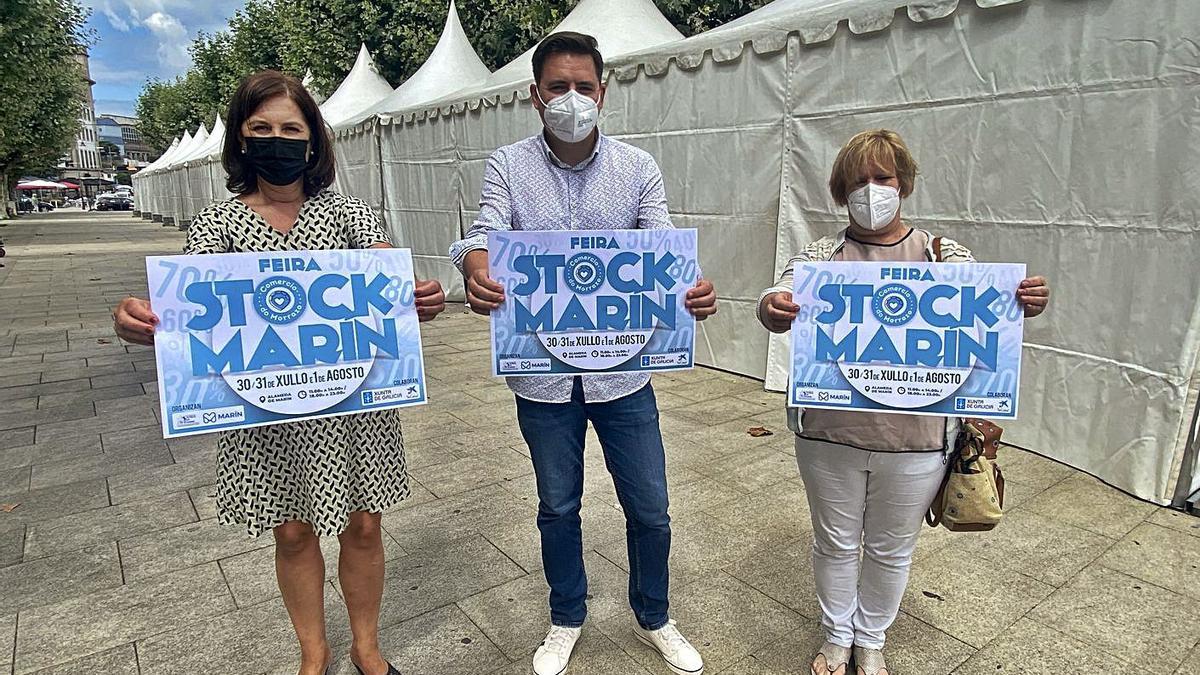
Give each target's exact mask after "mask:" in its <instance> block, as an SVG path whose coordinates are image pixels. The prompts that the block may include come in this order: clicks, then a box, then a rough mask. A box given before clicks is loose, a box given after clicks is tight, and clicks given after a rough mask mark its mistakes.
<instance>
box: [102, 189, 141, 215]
mask: <svg viewBox="0 0 1200 675" xmlns="http://www.w3.org/2000/svg"><path fill="white" fill-rule="evenodd" d="M96 210H97V211H132V210H133V200H132V199H130V198H129V197H127V196H125V195H122V194H114V193H112V192H106V193H104V194H102V195H99V196H97V197H96Z"/></svg>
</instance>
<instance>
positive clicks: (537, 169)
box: [450, 134, 674, 403]
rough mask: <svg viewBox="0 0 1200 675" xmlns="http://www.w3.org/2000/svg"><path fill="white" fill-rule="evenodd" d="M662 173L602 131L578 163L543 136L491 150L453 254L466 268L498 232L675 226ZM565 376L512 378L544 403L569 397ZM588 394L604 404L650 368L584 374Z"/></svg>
mask: <svg viewBox="0 0 1200 675" xmlns="http://www.w3.org/2000/svg"><path fill="white" fill-rule="evenodd" d="M672 227H674V226H673V225H671V216H670V214H669V213H668V212H667V196H666V193H665V192H664V191H663V181H662V173H661V172H660V171H659V169H658V164H657V163H656V162H655V161H654V158H653V157H651V156H650V153H648V152H646V151H644V150H640V149H638V148H635V147H633V146H632V145H629V144H627V143H622V142H620V141H616V140H613V139H611V138H609V137H607V136H605V135H604V134H600V135H599V139H598V140H597V141H596V148H595V150H594V151H593V152H592V155H591V156H590V157H589V158H587V159H585V160H584V161H583V162H580V163H579V164H577V165H575V166H567V165H566V164H563V163H562V162H561V161H560V160H559V159H558V158H557V157H555V156H554V153H553V152H551V151H550V146H549V145H548V144H547V143H546V139H545V138H544V137H543V136H542V135H541V134H538V135H536V136H531V137H529V138H527V139H525V140H523V141H519V142H517V143H513V144H512V145H506V146H504V147H502V148H500V149H499V150H496V151H495V152H494V153H492V156H491V157H489V158H488V163H487V167H486V168H485V169H484V171H483V193H482V196H480V198H479V217H478V218H476V219H475V222H474V223H472V225H471V228H470V229H469V230H467V236H466V238H464V239H462V240H460V241H456V242H454V244H452V245H451V246H450V259H451V260H452V261H453V262H454V264H455V265H457V266H458V269H459V271H462V268H463V258H465V257H466V255H467V253H470V252H471V251H475V250H478V249H486V248H487V233H488V232H491V231H494V230H624V229H632V228H641V229H647V230H651V229H669V228H672ZM574 377H575V376H572V375H564V376H561V377H548V376H547V377H523V376H514V377H508V378H506V380H507V381H508V387H509V389H512V390H513V393H515V394H516V395H517V396H520V397H521V398H523V399H526V400H530V401H540V402H543V403H566V402H567V401H569V400H571V386H572V384H573V382H572V380H573V378H574ZM579 377H581V378H583V397H584V400H586V401H588V402H590V403H603V402H604V401H612V400H614V399H618V398H621V397H622V396H628V395H629V394H632V393H633V392H635V391H637V390H638V389H641V388H642V387H644V386H646V383H647V382H649V381H650V375H649V374H647V373H618V374H612V375H580V376H579Z"/></svg>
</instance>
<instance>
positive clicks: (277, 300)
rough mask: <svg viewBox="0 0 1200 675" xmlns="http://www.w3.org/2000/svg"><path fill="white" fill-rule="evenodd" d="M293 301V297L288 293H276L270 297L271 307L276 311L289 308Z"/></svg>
mask: <svg viewBox="0 0 1200 675" xmlns="http://www.w3.org/2000/svg"><path fill="white" fill-rule="evenodd" d="M291 300H292V298H291V296H290V295H288V293H287V292H286V291H276V292H274V293H272V294H271V297H270V301H271V306H272V307H274V308H275V309H283V308H284V307H287V306H288V303H289V302H291Z"/></svg>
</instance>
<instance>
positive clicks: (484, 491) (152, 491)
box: [0, 212, 1200, 675]
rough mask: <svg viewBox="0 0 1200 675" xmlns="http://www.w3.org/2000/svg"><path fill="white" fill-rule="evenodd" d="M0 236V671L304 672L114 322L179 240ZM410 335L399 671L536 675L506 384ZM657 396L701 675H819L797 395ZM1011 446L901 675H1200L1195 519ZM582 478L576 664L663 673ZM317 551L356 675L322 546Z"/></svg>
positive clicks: (596, 466) (479, 364)
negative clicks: (150, 258)
mask: <svg viewBox="0 0 1200 675" xmlns="http://www.w3.org/2000/svg"><path fill="white" fill-rule="evenodd" d="M0 225H2V227H0V239H3V240H4V242H5V244H6V247H7V250H8V256H7V257H6V258H3V259H0V262H2V263H4V265H5V267H3V268H0V505H2V506H0V673H9V672H12V673H32V672H37V673H55V674H58V673H72V674H75V673H80V674H85V673H87V674H92V673H94V674H99V675H109V674H114V675H115V674H126V673H129V674H134V673H144V674H147V675H149V674H155V675H157V674H159V673H189V674H194V673H200V674H207V673H214V674H217V673H219V674H228V675H235V674H240V673H251V674H257V673H292V674H294V673H295V672H296V665H297V662H298V649H297V647H296V643H295V638H294V636H293V634H292V630H291V626H290V624H289V622H288V618H287V614H286V612H285V610H284V607H283V604H282V601H281V600H280V597H279V591H278V588H277V587H276V584H275V576H274V568H273V551H272V540H271V537H270V536H264V537H262V538H259V539H248V538H247V537H246V536H245V535H244V534H243V533H242V532H240V531H239V530H238V529H237V528H222V527H218V526H217V524H216V520H215V511H214V498H213V492H214V487H213V482H214V480H215V456H216V452H215V443H214V438H213V437H212V436H199V437H191V438H188V439H183V440H177V441H166V442H164V441H163V440H162V437H161V433H160V430H159V423H158V418H157V414H158V412H157V408H158V404H157V391H156V383H155V368H154V355H153V352H152V351H151V350H149V349H147V348H142V347H133V346H125V345H123V344H121V343H120V342H119V341H118V340H117V339H116V337H115V335H114V334H113V331H112V327H111V318H110V308H111V307H112V306H113V305H114V304H115V303H116V302H117V301H119V300H120V299H121V298H122V297H124V296H126V295H127V294H129V293H135V294H139V295H145V293H146V289H145V267H144V262H143V256H146V255H151V254H164V253H176V252H178V251H179V250H180V248H181V246H182V243H183V235H182V233H180V232H179V231H178V230H176V229H175V228H172V227H163V226H161V225H159V224H157V223H150V222H148V221H144V220H138V219H133V218H131V217H130V216H129V215H128V214H119V213H118V214H91V213H81V212H74V213H68V212H63V213H55V214H47V215H42V216H29V217H24V218H22V219H20V220H16V221H0ZM717 284H718V289H719V288H720V280H717ZM746 330H760V328H759V327H757V326H747V327H746ZM423 335H424V340H425V362H426V367H427V372H428V376H429V380H430V384H429V389H430V392H431V403H430V404H429V405H427V406H424V407H421V408H417V409H410V410H406V411H404V412H403V413H402V416H403V419H404V432H405V433H404V435H405V441H406V448H407V453H408V462H409V467H410V469H411V476H412V486H413V496H412V498H411V499H410V500H408V501H407V502H405V503H404V504H402V505H401V506H399V507H398V508H396V509H394V510H392V511H390V512H389V513H387V514H385V515H384V517H383V525H384V528H385V530H386V534H385V546H386V551H387V586H386V591H385V596H384V605H383V611H382V625H383V630H382V642H383V645H384V650H385V654H386V655H388V656H389V657H390V658H391V660H392V661H393V663H395V664H396V665H397V666H398V667H399V668H400V670H401V671H402V672H403V673H405V675H473V674H476V673H482V674H486V673H495V674H496V675H518V674H519V675H524V674H526V673H529V672H531V668H530V657H531V655H532V652H533V650H534V648H535V647H536V646H537V645H538V643H539V642H540V640H541V638H542V636H543V634H544V631H545V629H546V628H547V621H548V618H547V609H546V594H547V589H546V585H545V581H544V580H543V577H542V573H541V570H540V567H541V562H540V556H539V550H538V536H537V529H536V526H535V522H534V517H535V514H536V509H537V497H536V493H535V489H534V479H533V475H532V467H531V465H530V461H529V458H528V456H527V454H526V452H527V451H526V449H525V447H524V445H523V443H522V441H521V437H520V433H519V432H518V430H517V426H516V420H515V416H514V405H513V397H512V395H511V394H510V393H509V391H508V389H507V388H506V387H505V386H504V384H503V383H502V382H500V381H499V380H496V379H493V378H491V377H490V376H489V374H488V339H487V322H486V320H485V319H483V318H481V317H477V316H475V315H472V314H469V313H467V312H466V311H464V308H463V306H462V305H450V306H449V309H448V310H447V312H446V313H445V314H443V315H442V316H441V317H439V318H438V319H437V320H436V321H435V322H433V323H432V324H426V325H425V326H424V328H423ZM654 383H655V389H656V391H657V394H658V401H659V406H660V408H661V410H662V430H663V436H664V439H665V442H666V448H667V455H668V474H669V478H670V487H671V514H672V516H673V531H674V542H673V548H672V555H671V574H672V582H673V583H672V615H673V616H674V618H676V619H677V620H678V622H679V626H680V628H681V630H682V631H683V633H684V634H685V635H687V636H688V637H689V638H690V639H691V640H692V641H693V643H694V644H695V645H696V646H697V647H698V648H699V649H700V651H701V652H702V654H703V655H704V657H705V659H706V662H707V669H706V671H705V672H706V673H709V674H710V675H716V674H723V675H784V674H792V673H804V674H807V672H808V669H807V660H808V658H809V656H810V654H811V653H812V652H813V651H814V650H815V649H816V647H817V646H818V645H819V644H820V642H821V639H822V638H821V632H820V630H819V629H818V626H817V622H816V616H817V609H816V601H815V596H814V590H813V581H812V566H811V562H810V559H809V539H810V536H811V535H810V525H809V518H808V507H807V503H806V499H805V495H804V488H803V486H802V484H801V482H800V479H799V476H798V473H797V470H796V466H795V460H794V456H793V454H792V441H791V438H790V436H789V433H788V431H787V428H786V425H785V419H784V411H783V400H782V397H781V396H779V395H776V394H768V393H765V392H763V390H762V384H761V382H758V381H756V380H753V379H749V378H745V377H740V376H735V375H730V374H726V373H722V372H719V371H714V370H710V369H706V368H698V369H696V370H695V371H693V372H689V373H686V374H680V375H660V376H656V377H655V380H654ZM751 427H765V428H766V429H768V430H770V431H772V432H774V433H773V434H772V435H767V436H761V437H754V436H751V435H749V434H748V433H747V430H748V429H749V428H751ZM1000 458H1001V464H1002V465H1003V467H1004V471H1005V475H1006V476H1007V477H1008V481H1009V482H1008V499H1009V506H1010V510H1009V513H1008V515H1007V516H1006V517H1005V519H1004V522H1003V524H1002V525H1001V527H1000V528H999V529H998V530H996V531H994V532H991V533H986V534H952V533H949V532H946V531H944V530H936V531H935V530H928V529H927V530H926V531H925V533H924V535H923V538H922V541H921V544H920V547H919V550H918V554H917V559H916V561H915V563H914V568H913V573H912V581H911V584H910V587H909V591H908V593H907V595H906V597H905V600H904V603H903V606H902V613H901V615H900V618H899V620H898V621H897V622H896V624H895V626H894V627H893V629H892V631H891V632H890V634H889V642H888V654H889V657H890V660H891V662H892V665H893V668H894V672H895V673H897V674H899V675H946V674H948V673H956V674H962V675H984V674H994V673H1163V674H1167V675H1170V674H1172V673H1174V674H1179V675H1182V674H1189V675H1195V674H1197V673H1200V647H1197V642H1198V641H1200V518H1194V517H1191V516H1187V515H1183V514H1179V513H1176V512H1173V511H1170V510H1166V509H1160V508H1158V507H1156V506H1154V505H1151V504H1147V503H1144V502H1141V501H1138V500H1136V499H1133V498H1131V497H1128V496H1126V495H1124V494H1123V493H1121V492H1118V491H1116V490H1113V489H1111V488H1109V487H1106V486H1105V485H1103V484H1101V483H1099V482H1098V481H1096V480H1094V479H1092V478H1090V477H1088V476H1086V475H1084V474H1081V473H1079V472H1076V471H1074V470H1072V469H1070V468H1068V467H1065V466H1062V465H1060V464H1057V463H1055V462H1052V461H1049V460H1046V459H1042V458H1040V457H1038V456H1035V455H1032V454H1028V453H1024V452H1021V451H1019V450H1016V449H1006V450H1004V451H1002V453H1001V455H1000ZM587 472H588V473H587V480H586V490H585V497H584V509H583V527H584V545H585V548H586V560H587V567H588V573H589V577H590V579H591V594H592V595H591V601H590V603H589V604H590V615H589V619H588V624H587V626H586V627H585V629H584V633H583V638H582V640H581V642H580V645H579V647H578V649H577V652H576V654H577V656H576V658H575V659H574V660H573V662H572V666H571V668H570V670H569V673H570V674H572V675H647V674H649V673H653V674H656V675H660V674H661V675H669V671H668V670H667V669H666V667H665V666H664V665H663V663H662V662H661V660H659V658H658V657H657V655H655V654H654V653H652V652H651V651H650V650H649V649H647V648H646V647H643V646H642V645H641V644H640V643H639V642H638V641H637V640H636V639H635V638H634V636H633V634H632V632H631V630H630V629H631V626H632V622H633V619H632V615H631V613H630V611H629V609H628V605H627V603H626V600H625V589H626V584H627V578H628V575H627V571H626V570H627V567H628V563H627V560H626V553H625V543H624V536H625V526H624V520H623V516H622V514H621V511H620V509H619V507H618V506H617V500H616V495H615V493H614V491H613V488H612V484H611V481H610V479H609V476H608V475H607V472H606V470H605V469H604V463H603V458H602V457H601V455H600V453H599V451H598V448H597V446H596V444H595V437H594V436H592V437H591V441H590V446H589V448H588V455H587ZM324 548H325V550H326V553H327V556H326V558H327V561H328V562H329V564H328V578H329V579H330V580H331V581H330V582H329V583H328V586H327V593H326V598H327V608H328V617H329V633H330V636H331V640H332V643H333V648H334V650H335V654H337V655H338V660H337V663H336V666H335V668H334V672H336V673H339V674H342V675H348V674H350V673H353V672H354V668H353V667H352V666H351V664H350V663H349V660H348V658H346V656H345V654H346V650H347V648H348V646H349V637H348V636H349V628H348V623H347V620H346V614H345V605H344V603H343V601H342V599H341V597H340V595H339V589H338V586H337V583H336V569H335V562H336V555H335V554H336V550H337V541H336V539H329V540H326V541H325V543H324Z"/></svg>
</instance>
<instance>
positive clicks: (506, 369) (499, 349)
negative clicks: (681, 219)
mask: <svg viewBox="0 0 1200 675" xmlns="http://www.w3.org/2000/svg"><path fill="white" fill-rule="evenodd" d="M488 265H489V270H490V274H491V276H492V278H493V279H495V280H496V281H497V282H498V283H500V284H501V285H503V286H504V288H505V301H504V303H503V304H501V305H500V307H499V309H497V310H495V311H493V312H492V322H491V323H492V374H493V375H496V376H501V375H563V374H578V373H602V372H603V373H613V372H630V371H656V370H682V369H687V368H691V367H692V355H693V351H694V348H695V341H696V319H695V317H693V316H692V315H691V313H689V312H688V311H687V308H686V307H685V306H684V299H685V294H686V293H687V291H688V289H690V288H692V286H694V285H695V283H696V279H697V278H699V275H700V268H699V266H698V262H697V260H696V231H695V230H637V229H634V230H588V231H585V232H579V231H566V230H536V231H526V230H511V231H509V230H506V231H503V232H489V233H488Z"/></svg>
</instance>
